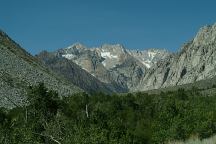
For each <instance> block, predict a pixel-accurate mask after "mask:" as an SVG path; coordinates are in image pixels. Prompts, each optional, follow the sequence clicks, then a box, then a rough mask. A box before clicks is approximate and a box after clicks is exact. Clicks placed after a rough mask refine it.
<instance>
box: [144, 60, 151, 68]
mask: <svg viewBox="0 0 216 144" xmlns="http://www.w3.org/2000/svg"><path fill="white" fill-rule="evenodd" d="M142 63H143V64H144V65H145V66H146V67H147V68H150V67H151V65H150V64H149V63H147V62H144V61H142Z"/></svg>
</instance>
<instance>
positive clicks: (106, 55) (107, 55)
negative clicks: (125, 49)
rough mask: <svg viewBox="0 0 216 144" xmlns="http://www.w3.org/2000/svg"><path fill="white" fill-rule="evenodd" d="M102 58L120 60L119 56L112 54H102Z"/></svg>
mask: <svg viewBox="0 0 216 144" xmlns="http://www.w3.org/2000/svg"><path fill="white" fill-rule="evenodd" d="M101 56H102V57H103V58H110V59H112V58H115V59H116V58H118V56H117V55H112V54H111V53H110V52H104V51H103V52H101Z"/></svg>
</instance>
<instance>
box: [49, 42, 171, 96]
mask: <svg viewBox="0 0 216 144" xmlns="http://www.w3.org/2000/svg"><path fill="white" fill-rule="evenodd" d="M50 54H51V53H50ZM52 55H56V56H57V57H59V58H60V57H64V58H66V59H68V60H69V61H72V62H74V63H76V64H77V65H79V66H80V67H81V68H82V69H84V70H85V71H87V72H88V73H90V74H91V75H93V76H94V77H96V78H97V79H98V80H100V81H101V82H103V83H106V84H108V85H113V87H114V89H116V91H117V92H127V91H131V90H133V89H134V88H135V87H136V86H137V84H139V83H140V80H141V78H142V77H143V76H144V75H145V72H146V71H147V69H149V68H150V67H151V66H152V65H153V64H155V63H156V62H157V61H160V60H161V59H164V58H165V57H167V56H168V55H170V54H169V52H167V51H165V50H157V49H150V50H146V51H132V50H127V49H125V48H124V46H122V45H120V44H116V45H109V44H104V45H102V46H101V47H97V48H87V47H86V46H84V45H82V44H80V43H76V44H74V45H71V46H69V47H67V48H64V49H59V50H57V51H56V52H53V53H52ZM59 60H61V59H59Z"/></svg>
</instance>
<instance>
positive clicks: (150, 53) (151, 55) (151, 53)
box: [148, 52, 156, 59]
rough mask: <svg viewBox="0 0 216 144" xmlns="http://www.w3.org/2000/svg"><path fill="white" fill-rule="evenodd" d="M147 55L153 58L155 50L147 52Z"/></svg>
mask: <svg viewBox="0 0 216 144" xmlns="http://www.w3.org/2000/svg"><path fill="white" fill-rule="evenodd" d="M148 55H149V57H150V58H151V59H153V58H154V57H155V55H156V53H155V52H148Z"/></svg>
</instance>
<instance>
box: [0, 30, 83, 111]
mask: <svg viewBox="0 0 216 144" xmlns="http://www.w3.org/2000/svg"><path fill="white" fill-rule="evenodd" d="M0 59H1V61H0V81H1V82H0V106H3V107H8V108H11V107H13V106H15V105H21V104H23V103H24V102H25V94H26V87H27V86H30V85H35V84H38V83H40V82H43V83H45V85H46V86H47V87H48V88H49V89H53V90H56V91H58V92H59V94H61V95H62V96H66V95H69V94H72V93H77V92H81V91H82V90H81V89H80V88H78V87H76V86H74V85H73V84H71V83H70V82H68V81H66V80H65V79H63V78H61V77H58V76H57V75H56V74H55V73H53V72H52V71H50V70H49V69H48V68H46V67H44V66H43V65H42V64H40V63H39V62H38V61H37V60H36V59H35V58H34V57H33V56H31V55H30V54H29V53H27V52H26V51H25V50H24V49H22V48H21V47H20V46H19V45H18V44H16V43H15V42H14V41H13V40H12V39H10V38H9V37H8V36H7V35H6V33H4V32H2V31H0Z"/></svg>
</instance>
